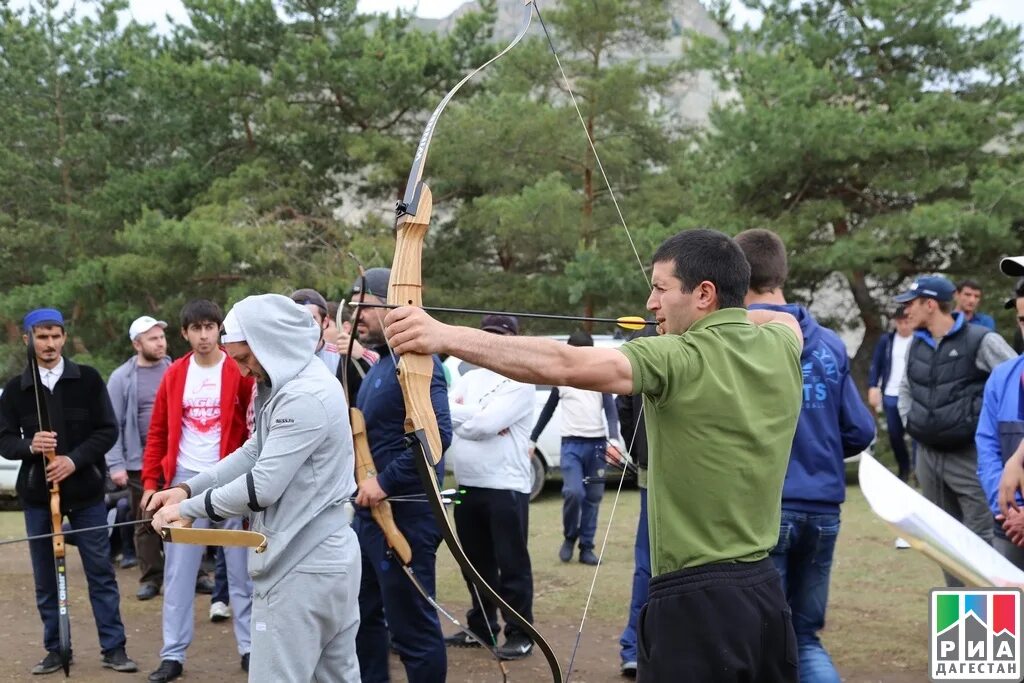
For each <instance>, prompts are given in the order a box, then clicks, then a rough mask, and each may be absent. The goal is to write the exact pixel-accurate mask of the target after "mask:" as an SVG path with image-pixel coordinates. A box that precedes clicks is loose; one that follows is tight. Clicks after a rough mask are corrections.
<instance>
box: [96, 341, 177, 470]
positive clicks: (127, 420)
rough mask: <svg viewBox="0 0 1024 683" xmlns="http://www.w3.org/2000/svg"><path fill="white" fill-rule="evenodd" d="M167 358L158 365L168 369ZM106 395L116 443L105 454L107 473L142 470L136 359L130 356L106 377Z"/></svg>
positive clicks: (169, 359)
mask: <svg viewBox="0 0 1024 683" xmlns="http://www.w3.org/2000/svg"><path fill="white" fill-rule="evenodd" d="M171 362H172V361H171V358H170V356H164V358H163V359H162V360H161V361H160V365H162V366H163V368H164V370H166V369H167V368H169V367H171ZM107 393H108V394H109V395H110V403H111V405H113V406H114V417H116V418H117V441H116V442H115V443H114V447H113V448H111V449H110V450H109V451H108V452H107V456H106V458H107V469H108V470H109V471H111V472H120V471H123V470H131V471H133V472H138V471H141V470H142V434H140V433H139V419H138V416H139V357H138V355H135V356H132V357H131V358H129V359H128V360H127V361H125V362H124V363H123V364H121V365H120V366H119V367H118V368H117V369H116V370H114V372H112V373H110V379H109V380H108V381H107Z"/></svg>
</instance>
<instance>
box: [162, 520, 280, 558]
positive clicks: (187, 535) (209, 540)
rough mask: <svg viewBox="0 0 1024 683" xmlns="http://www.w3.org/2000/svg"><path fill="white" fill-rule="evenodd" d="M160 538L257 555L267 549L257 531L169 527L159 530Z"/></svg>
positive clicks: (261, 535)
mask: <svg viewBox="0 0 1024 683" xmlns="http://www.w3.org/2000/svg"><path fill="white" fill-rule="evenodd" d="M160 536H161V538H163V539H164V540H165V541H167V542H169V543H185V544H188V545H213V546H224V547H241V548H253V549H254V550H255V551H256V552H257V553H262V552H263V551H264V550H266V549H267V537H266V536H264V535H263V534H261V533H259V532H258V531H242V530H241V529H193V528H191V527H188V526H176V525H170V526H165V527H162V528H161V529H160Z"/></svg>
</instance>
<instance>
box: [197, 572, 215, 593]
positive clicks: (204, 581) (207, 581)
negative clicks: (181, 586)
mask: <svg viewBox="0 0 1024 683" xmlns="http://www.w3.org/2000/svg"><path fill="white" fill-rule="evenodd" d="M216 585H217V584H216V583H215V582H214V580H213V579H211V578H210V577H209V576H205V575H204V576H200V577H199V578H198V579H196V593H202V594H203V595H212V594H213V589H214V587H216Z"/></svg>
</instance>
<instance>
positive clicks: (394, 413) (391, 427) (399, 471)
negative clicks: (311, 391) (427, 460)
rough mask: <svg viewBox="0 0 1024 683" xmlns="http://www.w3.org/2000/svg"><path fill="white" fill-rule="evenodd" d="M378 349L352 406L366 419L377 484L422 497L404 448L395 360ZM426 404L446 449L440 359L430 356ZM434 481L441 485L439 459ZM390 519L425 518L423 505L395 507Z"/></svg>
mask: <svg viewBox="0 0 1024 683" xmlns="http://www.w3.org/2000/svg"><path fill="white" fill-rule="evenodd" d="M375 350H378V351H380V360H379V361H378V362H377V363H376V364H375V365H374V366H373V367H371V368H370V370H369V372H367V373H366V377H364V378H363V381H362V383H361V384H360V385H359V393H358V394H357V395H356V407H357V408H359V409H360V410H361V411H363V416H364V417H365V418H366V436H367V439H368V440H369V442H370V452H371V453H372V455H373V464H374V465H375V466H376V467H377V472H378V474H377V483H378V484H380V487H381V488H382V489H384V491H385V492H386V493H387V494H388V495H389V496H396V495H408V494H413V493H423V485H422V484H421V483H420V477H419V470H418V469H417V465H416V461H415V460H413V458H414V457H419V453H413V451H412V449H409V448H407V447H406V445H405V399H404V398H402V387H401V386H400V385H399V384H398V375H397V374H395V361H394V358H393V357H392V355H391V354H390V353H389V352H388V350H387V348H381V349H375ZM430 402H431V404H432V405H433V407H434V415H435V416H437V426H438V429H439V431H440V432H441V447H442V448H443V449H444V450H448V446H450V445H451V442H452V420H451V413H450V412H449V409H448V384H447V382H445V378H444V370H442V369H441V361H440V360H438V358H437V356H434V375H433V377H432V379H431V382H430ZM435 473H436V474H437V481H438V483H441V482H443V481H444V458H443V457H442V458H441V459H440V460H438V462H437V465H436V467H435ZM358 512H359V514H361V515H366V516H368V515H369V514H370V513H369V509H367V508H359V511H358ZM393 512H394V515H395V516H396V517H402V516H405V515H413V514H421V513H422V514H430V507H429V506H427V505H426V504H423V505H396V506H395V507H394V509H393Z"/></svg>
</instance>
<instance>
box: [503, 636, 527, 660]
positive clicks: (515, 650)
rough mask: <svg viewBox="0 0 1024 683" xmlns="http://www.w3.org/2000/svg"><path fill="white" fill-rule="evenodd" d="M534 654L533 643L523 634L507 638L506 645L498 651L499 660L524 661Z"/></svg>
mask: <svg viewBox="0 0 1024 683" xmlns="http://www.w3.org/2000/svg"><path fill="white" fill-rule="evenodd" d="M532 652H533V641H532V640H530V639H529V638H527V637H526V636H524V635H523V634H521V633H514V634H512V635H510V636H505V644H504V645H502V646H501V647H499V648H498V649H497V654H498V659H522V658H523V657H529V656H530V654H531V653H532Z"/></svg>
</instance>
